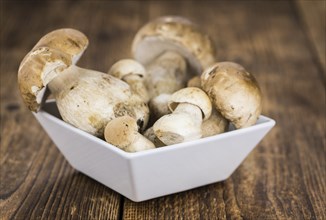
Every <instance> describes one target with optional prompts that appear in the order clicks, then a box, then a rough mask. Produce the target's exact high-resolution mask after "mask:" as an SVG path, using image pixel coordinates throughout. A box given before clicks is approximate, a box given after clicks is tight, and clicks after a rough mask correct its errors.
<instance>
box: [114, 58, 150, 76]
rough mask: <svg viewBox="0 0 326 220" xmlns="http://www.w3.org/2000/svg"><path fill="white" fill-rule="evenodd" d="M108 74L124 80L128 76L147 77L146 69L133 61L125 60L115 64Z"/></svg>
mask: <svg viewBox="0 0 326 220" xmlns="http://www.w3.org/2000/svg"><path fill="white" fill-rule="evenodd" d="M108 74H110V75H112V76H114V77H117V78H119V79H123V78H124V77H125V76H128V75H139V76H140V77H146V70H145V67H144V66H143V65H142V64H140V63H139V62H137V61H136V60H133V59H123V60H119V61H118V62H116V63H114V64H113V65H112V66H111V68H110V70H109V71H108Z"/></svg>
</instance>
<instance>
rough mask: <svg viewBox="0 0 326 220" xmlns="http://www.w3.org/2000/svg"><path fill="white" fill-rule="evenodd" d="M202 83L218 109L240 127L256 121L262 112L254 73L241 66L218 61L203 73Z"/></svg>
mask: <svg viewBox="0 0 326 220" xmlns="http://www.w3.org/2000/svg"><path fill="white" fill-rule="evenodd" d="M201 84H202V87H203V89H204V91H206V93H207V94H208V95H209V97H210V98H211V100H212V102H213V105H214V106H215V108H216V109H217V110H218V111H219V112H220V113H221V114H222V115H223V116H224V117H225V118H226V119H228V120H229V121H230V122H231V123H233V125H234V126H235V127H236V128H244V127H248V126H251V125H253V124H255V123H256V121H257V119H258V117H259V115H260V114H261V111H262V94H261V91H260V88H259V86H258V83H257V81H256V79H255V78H254V76H253V75H252V74H250V73H248V72H247V71H246V70H245V69H244V68H243V67H242V66H241V65H239V64H236V63H233V62H219V63H215V64H214V65H212V66H211V67H209V68H207V69H206V70H205V71H204V72H203V74H202V76H201Z"/></svg>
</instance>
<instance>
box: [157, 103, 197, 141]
mask: <svg viewBox="0 0 326 220" xmlns="http://www.w3.org/2000/svg"><path fill="white" fill-rule="evenodd" d="M202 120H203V113H202V111H201V110H200V108H199V107H197V106H195V105H193V104H188V103H180V104H179V105H178V106H177V107H176V108H175V110H174V111H173V113H172V114H169V115H165V116H163V117H162V118H160V119H159V120H158V121H156V122H155V124H154V126H153V129H154V133H155V135H156V137H158V138H159V139H160V140H161V141H162V142H163V143H164V144H166V145H172V144H177V143H181V142H186V141H191V140H196V139H199V138H201V136H202V133H201V124H202Z"/></svg>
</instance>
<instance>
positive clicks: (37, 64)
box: [18, 47, 71, 112]
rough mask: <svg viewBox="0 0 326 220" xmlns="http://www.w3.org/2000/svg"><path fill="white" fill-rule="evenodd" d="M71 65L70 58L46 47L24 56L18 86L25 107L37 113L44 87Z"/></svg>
mask: <svg viewBox="0 0 326 220" xmlns="http://www.w3.org/2000/svg"><path fill="white" fill-rule="evenodd" d="M70 65H71V59H70V56H69V55H68V54H66V53H61V52H60V51H58V50H53V49H50V48H47V47H40V48H37V49H35V50H33V51H31V52H30V53H28V54H27V55H26V58H25V59H24V62H22V63H21V65H20V67H19V71H18V86H19V90H20V93H21V96H22V98H23V101H24V102H25V105H26V106H27V107H28V108H29V109H30V110H31V111H34V112H37V111H38V110H39V108H40V105H41V103H42V101H43V96H44V93H45V86H46V85H47V83H48V82H49V81H51V79H53V78H54V77H55V76H56V75H57V74H58V73H59V72H61V71H62V70H63V69H65V68H67V67H68V66H70Z"/></svg>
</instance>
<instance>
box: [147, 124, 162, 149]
mask: <svg viewBox="0 0 326 220" xmlns="http://www.w3.org/2000/svg"><path fill="white" fill-rule="evenodd" d="M143 135H144V136H145V137H146V138H147V139H148V140H150V141H151V142H153V144H154V145H155V147H163V146H165V144H164V143H163V142H162V141H161V140H160V139H158V138H157V137H156V135H155V133H154V129H153V127H150V128H148V129H147V130H146V131H145V132H144V133H143Z"/></svg>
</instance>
